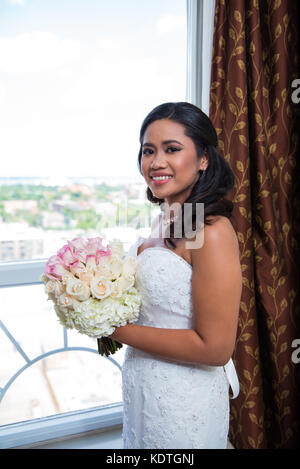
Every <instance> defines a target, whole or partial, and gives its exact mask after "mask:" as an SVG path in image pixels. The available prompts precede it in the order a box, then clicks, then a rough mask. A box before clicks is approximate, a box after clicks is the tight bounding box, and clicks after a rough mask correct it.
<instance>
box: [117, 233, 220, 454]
mask: <svg viewBox="0 0 300 469" xmlns="http://www.w3.org/2000/svg"><path fill="white" fill-rule="evenodd" d="M143 240H144V238H139V239H138V240H137V242H136V243H135V245H134V246H133V248H132V250H131V251H129V253H131V254H129V253H128V254H129V255H137V248H138V245H139V244H140V243H141V242H142V241H143ZM133 253H135V254H133ZM170 253H171V255H170ZM137 259H138V263H139V266H138V271H137V277H136V279H137V287H138V288H139V290H140V292H141V295H142V305H141V312H140V316H139V319H138V321H137V323H138V324H142V325H148V326H152V327H162V328H174V329H175V328H176V329H183V328H192V327H193V305H192V298H191V297H192V295H191V276H192V268H191V266H189V264H188V263H187V262H186V261H185V260H184V259H182V258H180V257H179V256H177V254H175V253H173V252H172V251H169V250H168V249H164V248H160V249H159V248H148V249H145V250H144V251H142V253H141V254H140V255H139V256H137ZM180 259H182V260H180ZM126 347H127V348H126V351H125V356H124V362H123V367H122V380H123V381H122V382H123V409H124V413H123V448H124V449H125V448H132V449H139V448H150V449H151V448H156V449H188V448H195V449H197V448H226V446H227V436H228V429H229V381H228V379H227V376H226V373H225V369H224V367H220V366H216V367H213V366H205V365H200V364H187V363H179V362H178V361H175V360H169V359H166V358H165V357H159V356H156V355H154V354H148V353H146V352H143V351H141V350H138V349H136V348H134V347H131V346H126Z"/></svg>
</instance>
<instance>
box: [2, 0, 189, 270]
mask: <svg viewBox="0 0 300 469" xmlns="http://www.w3.org/2000/svg"><path fill="white" fill-rule="evenodd" d="M0 77H1V78H0V128H1V136H0V154H1V178H0V224H1V226H0V228H1V229H0V261H7V260H11V259H31V258H44V257H48V256H50V255H51V254H53V252H54V251H56V250H57V249H58V248H59V247H60V246H61V245H62V244H63V243H64V242H65V240H66V239H72V238H74V237H76V236H79V235H88V236H96V235H99V233H101V234H102V235H103V237H108V238H109V237H111V236H113V237H114V236H116V237H120V238H121V239H123V240H124V242H126V243H127V246H128V245H129V244H130V243H131V242H132V241H133V240H135V238H136V230H137V229H139V228H140V227H141V226H140V224H138V223H133V224H132V225H129V222H128V220H127V219H125V217H122V212H123V211H124V210H125V205H126V204H129V207H130V209H129V215H130V216H129V218H130V217H131V218H133V216H134V214H140V216H141V218H143V219H147V220H148V218H147V214H148V211H149V204H148V206H147V201H146V196H145V191H146V185H145V183H144V180H143V178H142V176H141V175H140V173H139V171H138V168H137V155H138V150H139V142H138V137H139V129H140V126H141V123H142V120H143V119H144V117H145V116H146V114H147V113H148V112H149V111H150V110H151V109H152V108H153V107H154V106H156V105H158V104H160V103H162V102H166V101H184V100H185V92H186V86H185V85H186V0H151V2H146V1H140V0H128V1H126V2H125V1H124V0H114V1H112V2H108V1H105V0H102V1H101V0H99V1H95V0H43V1H42V2H41V1H39V0H22V1H21V0H20V1H15V0H14V1H13V0H7V1H5V2H1V6H0ZM120 213H121V217H120ZM116 225H117V226H116ZM126 227H129V228H128V229H126ZM114 228H115V229H114ZM113 229H114V230H113ZM141 234H142V233H141ZM142 235H143V234H142Z"/></svg>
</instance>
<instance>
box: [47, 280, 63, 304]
mask: <svg viewBox="0 0 300 469" xmlns="http://www.w3.org/2000/svg"><path fill="white" fill-rule="evenodd" d="M45 292H46V293H48V294H52V295H54V296H55V297H57V296H59V295H61V294H62V293H63V292H64V288H63V285H62V284H61V283H60V282H58V281H56V280H49V281H48V282H47V283H46V284H45ZM51 299H52V296H51Z"/></svg>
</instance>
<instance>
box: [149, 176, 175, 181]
mask: <svg viewBox="0 0 300 469" xmlns="http://www.w3.org/2000/svg"><path fill="white" fill-rule="evenodd" d="M171 177H172V176H155V177H153V178H152V179H153V180H154V181H163V180H164V179H171Z"/></svg>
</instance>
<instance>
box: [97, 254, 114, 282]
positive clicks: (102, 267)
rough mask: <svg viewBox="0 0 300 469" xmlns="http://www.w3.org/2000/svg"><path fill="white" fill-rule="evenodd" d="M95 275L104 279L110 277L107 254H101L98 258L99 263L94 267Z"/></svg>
mask: <svg viewBox="0 0 300 469" xmlns="http://www.w3.org/2000/svg"><path fill="white" fill-rule="evenodd" d="M95 275H98V276H99V277H100V276H101V277H104V278H106V279H111V277H112V275H111V269H110V262H109V256H102V257H100V259H99V263H98V265H97V267H96V269H95Z"/></svg>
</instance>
